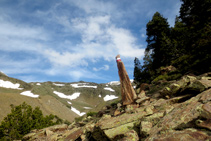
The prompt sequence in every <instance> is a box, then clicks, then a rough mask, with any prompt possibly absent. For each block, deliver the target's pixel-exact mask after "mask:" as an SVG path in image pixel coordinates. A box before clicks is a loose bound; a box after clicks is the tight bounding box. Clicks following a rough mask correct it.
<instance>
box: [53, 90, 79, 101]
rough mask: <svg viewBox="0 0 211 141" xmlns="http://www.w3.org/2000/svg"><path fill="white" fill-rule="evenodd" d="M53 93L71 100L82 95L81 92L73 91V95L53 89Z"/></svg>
mask: <svg viewBox="0 0 211 141" xmlns="http://www.w3.org/2000/svg"><path fill="white" fill-rule="evenodd" d="M53 93H54V94H56V95H57V96H59V97H60V98H65V99H69V100H73V99H76V98H78V97H79V96H80V93H73V94H72V95H65V94H64V93H61V92H57V91H53Z"/></svg>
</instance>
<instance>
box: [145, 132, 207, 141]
mask: <svg viewBox="0 0 211 141" xmlns="http://www.w3.org/2000/svg"><path fill="white" fill-rule="evenodd" d="M210 139H211V137H210V136H208V135H207V134H206V133H204V132H201V131H198V130H195V129H185V130H183V131H171V132H167V133H164V134H162V135H160V136H157V137H154V138H153V139H148V140H153V141H206V140H207V141H208V140H210Z"/></svg>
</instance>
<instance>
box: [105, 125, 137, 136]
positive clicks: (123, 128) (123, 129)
mask: <svg viewBox="0 0 211 141" xmlns="http://www.w3.org/2000/svg"><path fill="white" fill-rule="evenodd" d="M134 124H135V122H130V123H127V124H123V125H120V126H117V127H115V128H111V129H107V130H104V132H105V134H106V136H107V137H108V138H109V139H110V140H112V139H114V138H115V137H116V136H118V135H122V134H123V135H124V134H125V133H127V132H129V131H130V130H131V129H132V128H133V127H134Z"/></svg>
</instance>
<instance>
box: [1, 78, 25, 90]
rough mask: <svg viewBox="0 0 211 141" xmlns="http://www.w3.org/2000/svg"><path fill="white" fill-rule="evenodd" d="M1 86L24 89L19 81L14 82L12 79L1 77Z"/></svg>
mask: <svg viewBox="0 0 211 141" xmlns="http://www.w3.org/2000/svg"><path fill="white" fill-rule="evenodd" d="M0 87H4V88H11V89H18V90H23V88H19V87H20V84H18V83H16V84H14V83H12V82H10V81H4V80H1V79H0Z"/></svg>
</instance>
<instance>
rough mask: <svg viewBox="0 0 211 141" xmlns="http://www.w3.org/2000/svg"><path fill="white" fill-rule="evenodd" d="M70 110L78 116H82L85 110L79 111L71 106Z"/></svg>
mask: <svg viewBox="0 0 211 141" xmlns="http://www.w3.org/2000/svg"><path fill="white" fill-rule="evenodd" d="M71 110H72V111H73V112H74V113H76V114H77V115H79V116H83V115H85V114H86V113H85V112H82V113H81V112H80V111H78V110H77V109H76V108H74V107H71Z"/></svg>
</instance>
